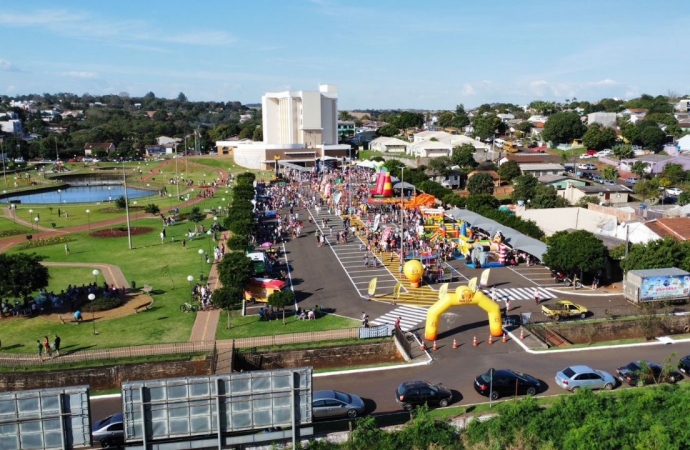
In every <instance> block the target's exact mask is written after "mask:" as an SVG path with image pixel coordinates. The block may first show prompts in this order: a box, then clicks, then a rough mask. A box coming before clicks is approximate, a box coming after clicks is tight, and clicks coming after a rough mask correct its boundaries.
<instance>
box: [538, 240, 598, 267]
mask: <svg viewBox="0 0 690 450" xmlns="http://www.w3.org/2000/svg"><path fill="white" fill-rule="evenodd" d="M546 243H547V246H548V247H547V249H546V253H545V254H544V258H543V263H544V264H545V265H547V266H549V267H551V268H553V269H560V270H564V271H566V272H571V271H572V272H574V271H579V272H580V273H582V272H588V273H594V272H596V271H598V270H601V269H603V268H604V267H605V265H606V259H607V257H608V250H607V249H606V247H605V246H604V243H603V242H602V241H601V240H600V239H599V238H597V237H596V236H594V234H592V233H590V232H589V231H586V230H577V231H573V232H572V233H569V232H567V231H559V232H557V233H555V234H554V235H552V236H551V237H549V238H548V239H547V240H546Z"/></svg>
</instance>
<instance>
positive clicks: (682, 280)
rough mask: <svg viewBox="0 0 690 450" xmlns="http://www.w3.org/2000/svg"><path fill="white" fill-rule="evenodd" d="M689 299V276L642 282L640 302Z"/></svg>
mask: <svg viewBox="0 0 690 450" xmlns="http://www.w3.org/2000/svg"><path fill="white" fill-rule="evenodd" d="M682 297H690V275H675V276H674V275H666V276H660V277H648V278H644V279H643V280H642V287H641V289H640V300H643V301H644V300H663V299H673V298H682Z"/></svg>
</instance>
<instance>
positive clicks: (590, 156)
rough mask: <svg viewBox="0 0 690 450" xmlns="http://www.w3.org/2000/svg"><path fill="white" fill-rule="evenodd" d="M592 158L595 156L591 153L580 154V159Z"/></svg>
mask: <svg viewBox="0 0 690 450" xmlns="http://www.w3.org/2000/svg"><path fill="white" fill-rule="evenodd" d="M590 158H594V156H592V155H590V154H589V153H584V154H582V155H580V159H590Z"/></svg>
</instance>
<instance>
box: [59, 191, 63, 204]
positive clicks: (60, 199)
mask: <svg viewBox="0 0 690 450" xmlns="http://www.w3.org/2000/svg"><path fill="white" fill-rule="evenodd" d="M58 198H59V200H58V201H59V202H60V203H62V189H58Z"/></svg>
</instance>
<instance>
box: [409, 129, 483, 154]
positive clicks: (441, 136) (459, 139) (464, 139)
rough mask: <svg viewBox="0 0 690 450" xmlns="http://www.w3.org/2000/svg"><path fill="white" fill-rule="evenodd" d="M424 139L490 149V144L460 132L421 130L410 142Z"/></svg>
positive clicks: (416, 142)
mask: <svg viewBox="0 0 690 450" xmlns="http://www.w3.org/2000/svg"><path fill="white" fill-rule="evenodd" d="M426 141H438V142H444V143H446V144H450V146H451V149H452V147H459V146H461V145H463V144H471V145H473V146H474V148H475V149H477V150H485V151H488V150H490V148H491V146H490V145H489V144H486V143H484V142H482V141H479V140H477V139H473V138H471V137H469V136H465V135H462V134H451V133H448V132H446V131H421V132H419V133H415V134H414V137H413V138H412V143H413V145H414V144H419V143H422V142H426Z"/></svg>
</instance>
